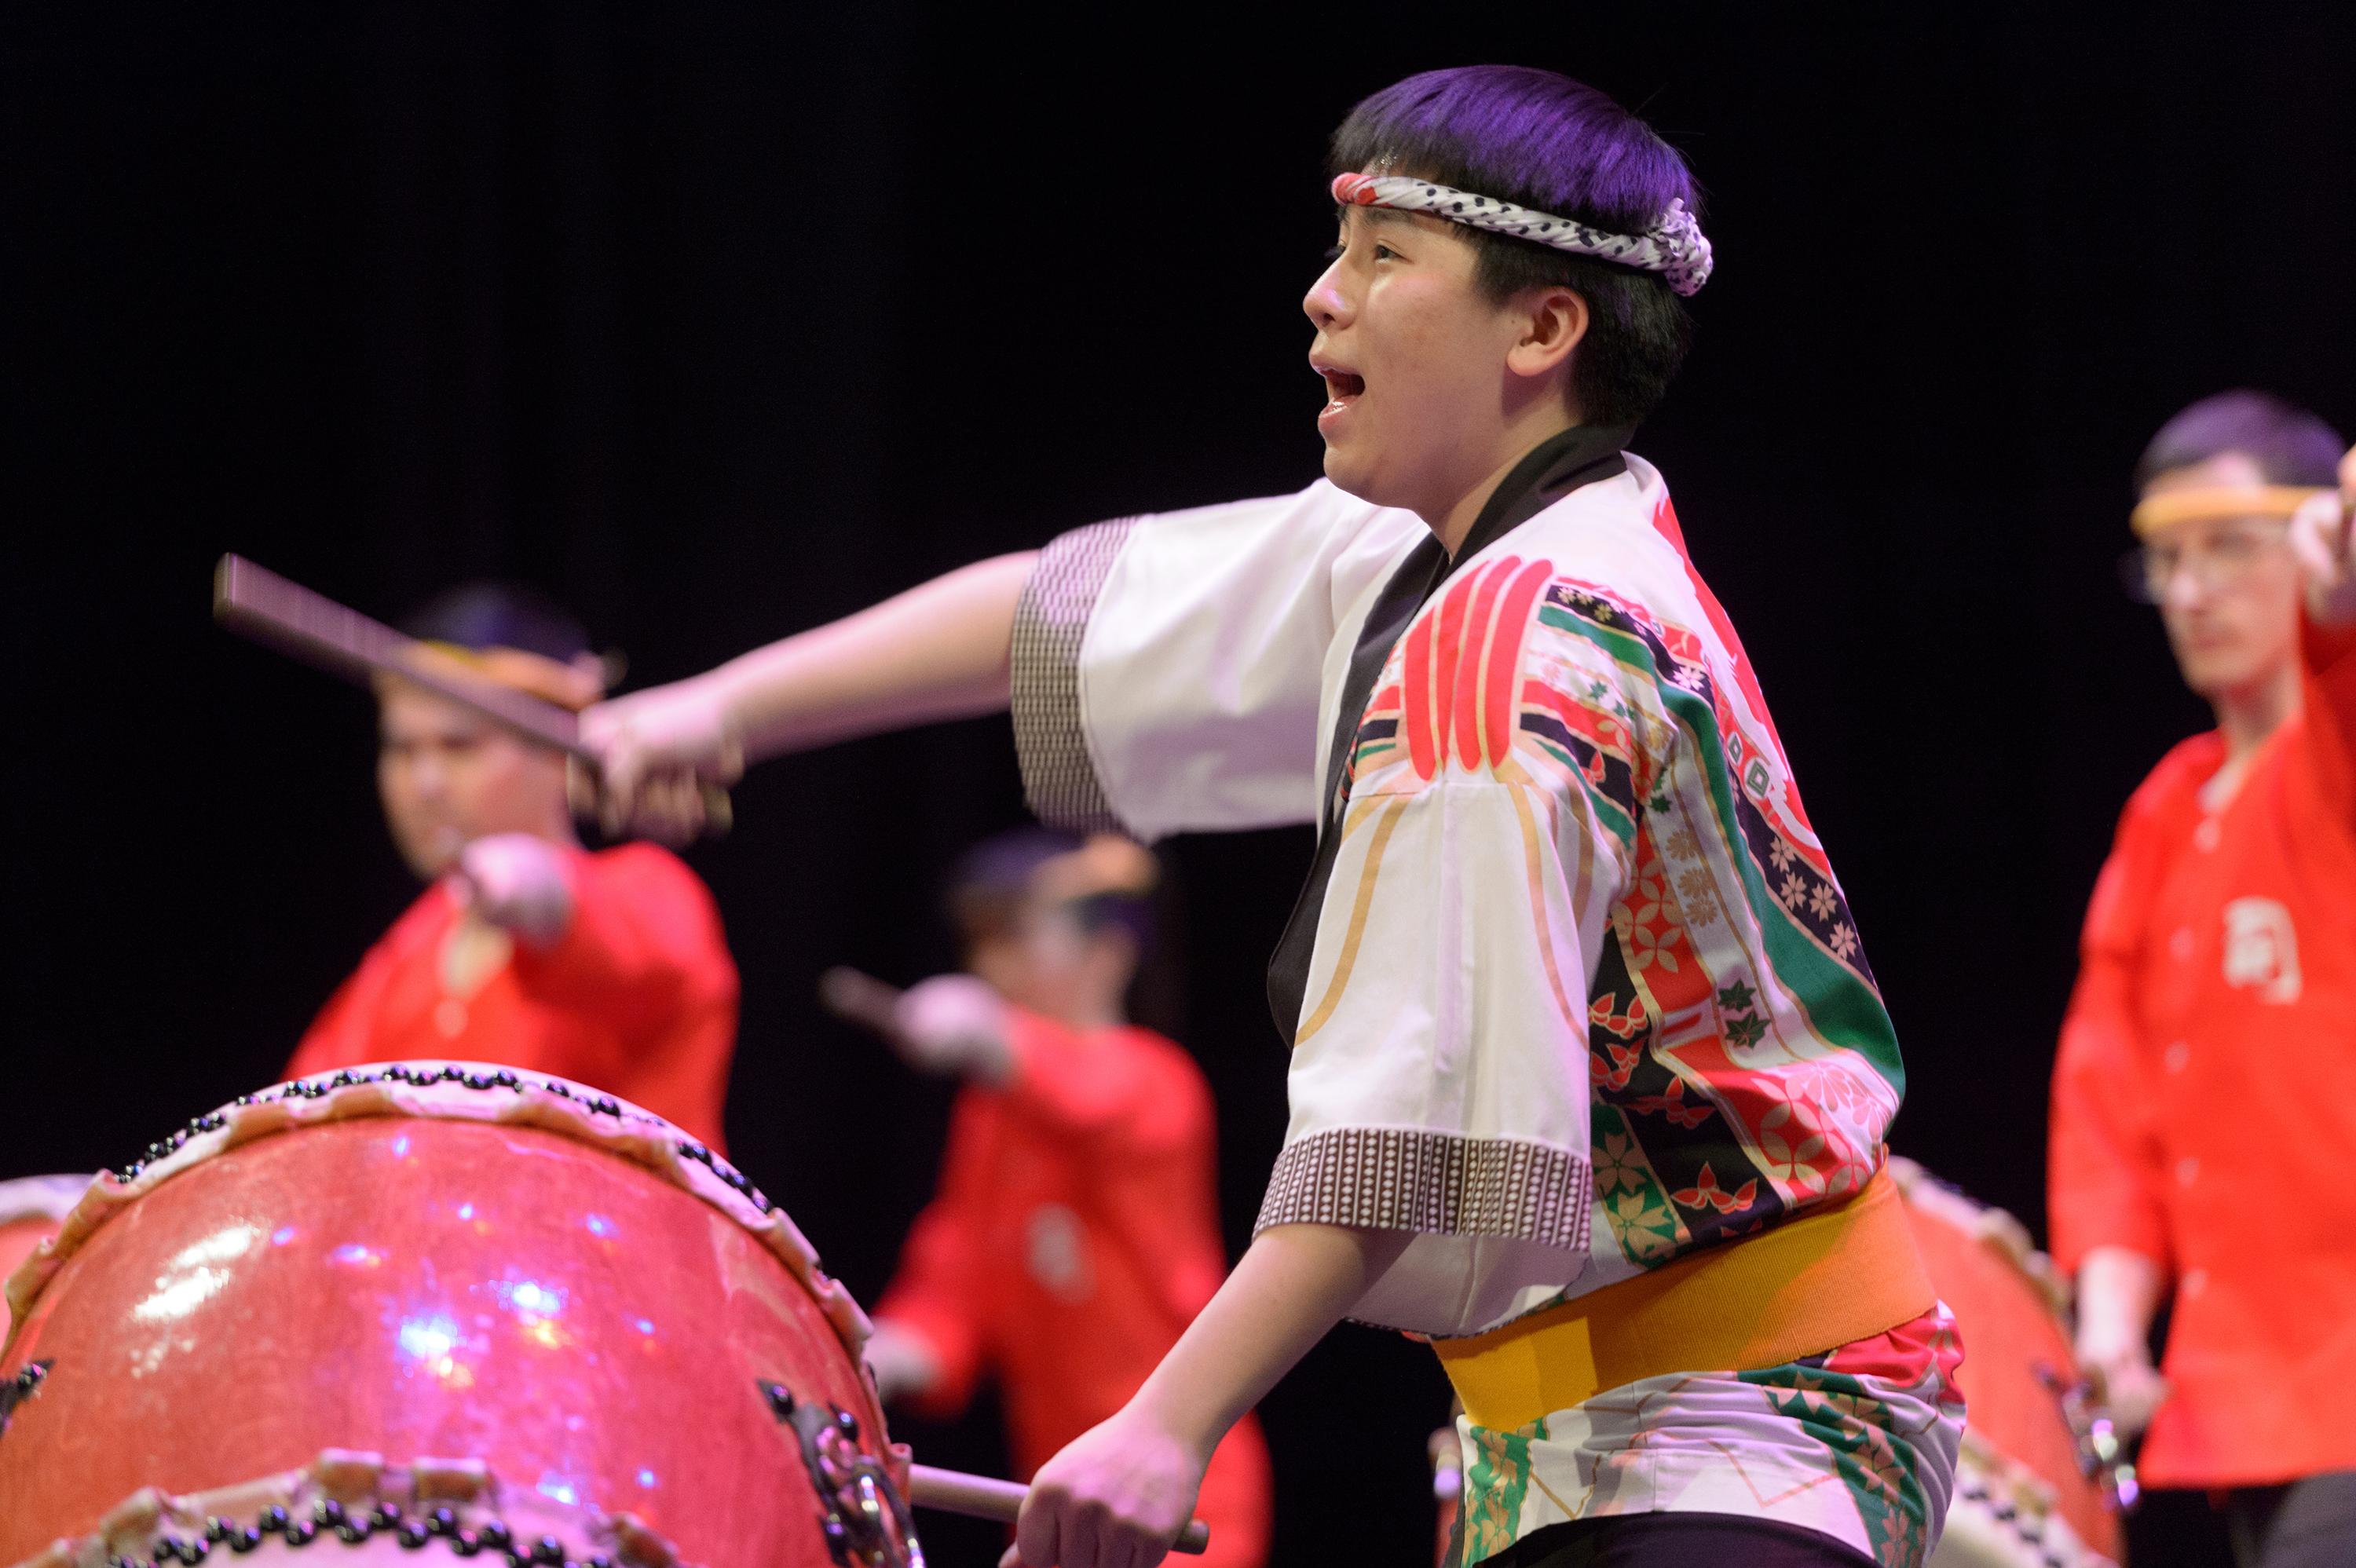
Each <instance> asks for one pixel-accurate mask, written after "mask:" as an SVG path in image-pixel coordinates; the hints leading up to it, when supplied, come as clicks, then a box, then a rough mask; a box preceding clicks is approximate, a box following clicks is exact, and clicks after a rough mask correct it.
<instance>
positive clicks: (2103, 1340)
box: [2078, 1247, 2167, 1358]
mask: <svg viewBox="0 0 2356 1568" xmlns="http://www.w3.org/2000/svg"><path fill="white" fill-rule="evenodd" d="M2166 1283H2167V1276H2166V1274H2165V1272H2164V1271H2163V1270H2162V1269H2161V1267H2160V1265H2159V1264H2158V1263H2157V1262H2156V1261H2154V1260H2153V1259H2151V1258H2147V1257H2146V1256H2144V1255H2143V1254H2142V1253H2138V1252H2133V1251H2130V1250H2129V1249H2127V1248H2126V1247H2096V1248H2095V1249H2094V1251H2092V1252H2090V1253H2087V1254H2086V1256H2085V1260H2084V1261H2083V1263H2081V1264H2079V1265H2078V1353H2079V1354H2080V1355H2081V1356H2082V1357H2094V1358H2101V1357H2106V1356H2112V1355H2116V1354H2118V1353H2120V1352H2121V1351H2124V1350H2132V1351H2135V1352H2136V1353H2141V1352H2142V1351H2143V1349H2144V1345H2145V1341H2146V1340H2147V1338H2148V1337H2149V1336H2150V1333H2151V1319H2152V1315H2153V1314H2154V1313H2156V1312H2157V1311H2158V1309H2159V1296H2160V1291H2161V1289H2162V1288H2163V1287H2164V1286H2165V1285H2166Z"/></svg>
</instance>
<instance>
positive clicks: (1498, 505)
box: [1268, 424, 1635, 1045]
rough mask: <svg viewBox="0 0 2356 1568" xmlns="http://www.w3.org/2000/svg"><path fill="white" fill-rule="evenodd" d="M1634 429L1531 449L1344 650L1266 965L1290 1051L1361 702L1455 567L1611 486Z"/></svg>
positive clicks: (1410, 561) (1556, 439) (1585, 433)
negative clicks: (1320, 789)
mask: <svg viewBox="0 0 2356 1568" xmlns="http://www.w3.org/2000/svg"><path fill="white" fill-rule="evenodd" d="M1634 428H1635V427H1634V426H1633V425H1624V424H1623V425H1573V426H1571V427H1570V428H1569V430H1567V431H1564V432H1562V433H1561V434H1559V435H1557V436H1553V437H1550V438H1548V439H1547V440H1546V441H1544V442H1542V443H1539V444H1538V445H1537V446H1535V447H1533V448H1532V449H1531V450H1530V453H1529V455H1528V456H1526V457H1525V458H1523V459H1522V460H1521V461H1520V462H1519V463H1516V464H1514V466H1513V468H1512V469H1511V470H1510V471H1509V472H1508V473H1507V474H1506V475H1505V478H1504V479H1503V480H1501V481H1499V483H1498V485H1497V488H1496V490H1495V491H1494V493H1492V494H1491V496H1489V499H1488V501H1487V502H1486V503H1485V504H1484V505H1483V507H1481V515H1480V516H1479V517H1475V518H1473V519H1472V528H1471V529H1470V530H1469V531H1467V532H1466V534H1465V536H1464V542H1463V543H1462V544H1461V545H1459V546H1458V547H1457V550H1456V553H1455V555H1454V556H1453V557H1451V556H1450V555H1449V553H1448V551H1447V550H1446V549H1444V548H1443V547H1442V546H1441V545H1440V540H1439V539H1437V538H1430V539H1424V540H1423V541H1422V542H1421V543H1419V544H1418V545H1417V546H1416V547H1415V549H1412V550H1410V551H1409V552H1408V557H1407V559H1406V560H1404V561H1402V562H1400V563H1399V568H1398V571H1395V572H1393V573H1392V574H1391V579H1390V581H1388V582H1387V583H1385V584H1384V585H1383V591H1382V593H1381V594H1380V595H1379V596H1378V597H1377V598H1376V600H1375V605H1374V608H1373V609H1372V610H1371V611H1369V612H1368V613H1367V615H1366V624H1365V629H1364V630H1363V631H1361V632H1360V633H1359V634H1358V642H1357V645H1356V646H1355V648H1353V649H1352V650H1351V652H1350V673H1349V676H1348V677H1347V678H1346V679H1345V680H1344V682H1343V685H1342V698H1341V701H1340V703H1339V704H1338V706H1337V708H1336V709H1335V712H1334V716H1333V740H1332V742H1331V744H1330V746H1329V748H1328V750H1327V752H1326V764H1325V780H1326V789H1325V799H1324V808H1323V825H1322V829H1321V831H1320V832H1319V834H1318V836H1317V858H1316V859H1314V860H1312V862H1311V863H1310V867H1309V878H1308V880H1307V881H1306V882H1304V883H1303V884H1302V885H1301V897H1300V898H1299V899H1298V900H1297V901H1295V902H1294V903H1293V906H1292V918H1291V919H1290V920H1289V921H1287V922H1286V923H1285V927H1284V935H1283V936H1282V937H1281V938H1280V939H1279V940H1278V942H1277V944H1276V953H1275V955H1273V956H1272V957H1270V958H1269V962H1268V1003H1269V1009H1270V1010H1271V1011H1272V1012H1274V1013H1275V1015H1276V1027H1277V1031H1278V1032H1279V1033H1280V1034H1281V1035H1283V1036H1284V1040H1285V1043H1286V1044H1287V1045H1290V1044H1291V1043H1292V1037H1293V1033H1294V1031H1295V1030H1296V1029H1298V1028H1299V1027H1300V1022H1301V1000H1302V998H1303V997H1306V996H1307V994H1308V990H1309V960H1310V957H1311V955H1312V953H1313V952H1314V951H1315V949H1316V945H1317V917H1318V914H1319V912H1320V911H1322V910H1323V908H1324V906H1325V887H1326V884H1327V883H1328V882H1330V881H1331V880H1333V860H1334V857H1335V856H1336V855H1337V854H1339V853H1340V850H1341V845H1342V834H1341V822H1342V808H1343V807H1344V805H1348V804H1349V798H1350V796H1349V784H1350V774H1349V767H1348V763H1349V758H1350V749H1351V743H1352V742H1353V741H1355V740H1356V739H1357V735H1358V724H1359V721H1360V720H1362V719H1364V718H1365V712H1366V704H1367V703H1369V702H1371V701H1372V700H1374V695H1375V682H1376V680H1377V679H1378V678H1380V677H1381V675H1382V673H1383V666H1384V665H1385V664H1386V663H1387V662H1388V661H1389V659H1390V655H1391V648H1392V646H1393V645H1395V644H1397V643H1398V640H1399V638H1400V636H1401V635H1404V634H1405V633H1406V631H1407V628H1408V624H1409V623H1410V622H1412V621H1413V620H1414V619H1415V615H1416V612H1417V611H1419V610H1420V609H1422V608H1423V606H1424V605H1425V604H1426V603H1429V602H1430V598H1431V596H1432V595H1433V594H1434V593H1437V592H1440V585H1441V584H1443V583H1445V582H1446V581H1448V580H1449V579H1450V578H1451V577H1452V576H1454V575H1455V573H1456V569H1457V568H1458V567H1460V566H1462V565H1463V564H1464V563H1465V562H1466V561H1469V560H1472V558H1473V557H1474V556H1477V555H1479V554H1480V553H1481V552H1482V551H1483V550H1484V549H1488V548H1489V547H1490V546H1491V545H1493V544H1494V543H1496V542H1497V541H1498V540H1499V539H1504V538H1505V536H1506V535H1507V534H1509V533H1511V532H1513V531H1514V530H1515V528H1520V527H1521V526H1522V525H1523V524H1524V523H1526V522H1528V521H1529V520H1530V519H1531V518H1532V517H1537V515H1538V514H1539V513H1540V512H1542V511H1544V510H1546V509H1547V507H1551V506H1553V505H1554V504H1555V503H1556V502H1557V501H1559V500H1561V499H1562V498H1563V497H1564V496H1568V495H1569V494H1570V493H1571V492H1572V491H1573V490H1577V489H1579V488H1580V487H1581V486H1582V485H1592V484H1595V483H1597V482H1598V481H1599V480H1604V479H1612V478H1616V477H1618V476H1619V475H1622V474H1624V473H1626V472H1627V471H1628V464H1627V463H1626V462H1625V461H1624V460H1623V459H1622V456H1621V448H1622V446H1623V445H1624V444H1625V443H1626V442H1627V440H1628V437H1629V435H1630V434H1631V433H1632V432H1633V430H1634Z"/></svg>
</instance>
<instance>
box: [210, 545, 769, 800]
mask: <svg viewBox="0 0 2356 1568" xmlns="http://www.w3.org/2000/svg"><path fill="white" fill-rule="evenodd" d="M213 619H215V620H216V621H219V622H220V624H222V625H224V626H226V627H228V628H229V629H230V631H232V632H235V633H237V634H238V635H240V636H241V637H244V638H246V639H248V640H249V641H252V642H256V643H260V644H262V645H264V646H266V647H273V648H276V649H277V650H278V651H279V652H280V653H283V654H287V655H290V656H293V657H295V658H298V659H300V660H302V661H303V662H304V663H305V664H307V665H310V666H312V667H315V668H318V669H323V670H326V671H327V672H328V673H329V674H331V675H339V676H342V677H344V678H346V679H347V680H352V681H357V682H359V684H361V685H367V684H368V683H369V681H370V680H371V679H373V678H374V677H377V676H379V675H389V676H393V677H398V678H400V679H402V680H405V681H408V682H410V683H412V685H415V686H420V687H423V688H425V689H426V690H427V691H430V692H432V693H433V694H434V696H436V697H439V698H443V699H446V700H448V701H451V702H455V703H456V704H457V705H458V706H459V707H461V708H464V709H467V710H469V711H470V712H474V713H478V714H480V715H481V716H482V717H484V718H486V719H488V720H491V721H493V722H494V723H497V724H498V725H501V726H502V727H504V728H506V729H509V730H511V731H514V732H515V733H517V734H519V735H521V736H522V737H523V738H524V739H525V740H527V741H535V742H537V743H538V744H540V745H542V746H547V747H549V748H551V749H552V750H554V751H558V752H563V753H564V754H565V755H566V756H567V757H569V758H571V759H572V760H573V763H574V764H575V765H577V766H579V767H581V768H583V769H584V770H586V771H587V772H588V773H589V774H590V776H592V777H594V776H595V773H596V771H597V754H596V753H595V752H592V751H591V750H589V748H588V747H586V746H584V745H583V744H582V743H581V720H580V716H579V715H578V714H576V713H574V712H573V711H572V709H567V708H561V707H559V706H558V705H557V704H555V703H553V702H550V701H548V700H547V699H544V698H540V697H535V696H533V695H532V694H531V693H530V692H528V691H519V690H517V689H516V688H514V687H511V686H506V685H502V684H501V683H500V682H498V681H495V680H489V679H486V678H485V677H481V676H478V675H476V674H474V673H472V672H471V671H469V670H468V669H467V668H466V667H465V666H464V665H463V664H461V663H460V662H459V661H458V660H456V659H455V658H452V657H449V656H446V655H442V654H440V653H438V652H437V650H436V649H434V647H433V646H431V645H428V644H425V643H422V642H420V641H419V640H418V639H417V638H415V637H412V636H409V635H405V634H403V633H401V632H396V631H394V630H393V629H392V628H391V626H388V625H386V624H383V623H382V622H380V621H372V620H370V619H369V617H367V616H366V615H363V614H361V613H359V611H357V610H354V609H351V608H349V607H348V606H346V605H343V604H338V603H336V601H334V600H332V599H330V598H328V597H327V595H325V594H323V593H315V592H312V591H311V590H310V589H308V588H305V587H304V586H303V585H302V584H301V583H299V582H295V581H291V580H289V579H287V578H284V577H281V576H279V575H278V573H276V572H274V571H271V570H270V569H269V568H267V567H262V566H256V565H255V564H254V563H253V562H252V561H250V560H246V559H245V558H244V557H243V556H241V555H235V554H230V555H224V556H222V557H221V558H220V562H219V564H217V565H216V566H215V567H214V568H213ZM701 787H702V791H703V808H704V816H705V818H706V820H707V821H708V823H709V824H710V827H709V831H711V832H712V833H714V834H721V833H725V832H727V830H728V827H729V824H730V821H731V811H732V808H731V805H730V802H729V799H728V792H727V791H726V790H724V789H722V788H721V787H720V786H719V785H717V784H710V783H706V784H703V785H702V786H701Z"/></svg>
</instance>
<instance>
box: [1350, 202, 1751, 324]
mask: <svg viewBox="0 0 2356 1568" xmlns="http://www.w3.org/2000/svg"><path fill="white" fill-rule="evenodd" d="M1333 199H1334V200H1335V201H1338V202H1340V203H1341V204H1342V205H1343V206H1344V207H1388V208H1397V209H1398V210H1399V211H1401V212H1428V213H1430V215H1431V216H1432V217H1434V218H1444V219H1447V220H1448V221H1449V222H1451V223H1466V224H1470V225H1472V227H1473V228H1475V229H1488V230H1489V231H1490V232H1491V233H1493V234H1510V235H1512V236H1513V237H1514V238H1515V239H1516V240H1533V241H1535V242H1536V243H1537V244H1540V245H1548V246H1552V247H1553V248H1554V249H1555V250H1558V251H1569V252H1570V253H1571V254H1573V255H1576V256H1592V257H1594V258H1595V259H1596V260H1597V261H1612V262H1616V263H1618V264H1619V265H1621V266H1622V267H1634V268H1636V269H1637V270H1638V271H1640V272H1658V273H1660V274H1661V276H1662V277H1663V278H1665V279H1666V280H1667V281H1668V285H1669V287H1670V288H1671V289H1672V290H1674V291H1676V293H1679V294H1681V295H1684V294H1692V293H1696V292H1697V291H1698V290H1699V289H1700V287H1701V286H1702V284H1704V283H1708V281H1709V269H1710V257H1709V241H1708V240H1706V239H1704V238H1702V232H1701V225H1700V224H1698V223H1697V222H1695V221H1694V215H1693V214H1692V213H1690V212H1687V210H1686V204H1685V202H1684V200H1683V199H1682V198H1680V199H1678V200H1675V201H1672V202H1670V203H1669V208H1668V210H1667V211H1666V212H1664V213H1662V214H1661V216H1660V217H1659V218H1658V219H1655V221H1654V224H1653V227H1652V228H1650V229H1646V230H1645V231H1644V233H1642V234H1613V233H1611V232H1608V231H1607V230H1605V229H1592V228H1590V227H1589V226H1588V225H1586V224H1584V223H1574V222H1572V221H1571V220H1570V219H1568V218H1557V217H1555V216H1554V215H1553V214H1552V213H1547V212H1539V211H1537V210H1536V209H1534V208H1527V207H1515V205H1514V204H1513V203H1512V202H1510V201H1500V200H1499V199H1497V198H1496V197H1494V196H1474V195H1473V194H1472V192H1471V191H1464V190H1458V189H1456V188H1455V187H1452V186H1444V185H1434V184H1432V182H1431V181H1430V180H1419V179H1412V178H1409V177H1408V176H1405V175H1336V176H1333Z"/></svg>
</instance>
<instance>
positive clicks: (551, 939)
mask: <svg viewBox="0 0 2356 1568" xmlns="http://www.w3.org/2000/svg"><path fill="white" fill-rule="evenodd" d="M450 882H451V887H452V890H453V891H455V893H456V894H457V896H458V901H459V903H460V904H462V905H463V906H465V908H466V912H467V913H468V914H470V915H472V916H474V917H475V918H476V919H477V920H479V921H481V922H483V923H485V924H487V925H496V926H498V927H500V928H501V929H503V930H506V931H509V932H512V933H515V934H516V935H517V936H519V937H521V938H522V939H523V940H524V941H526V942H529V943H530V944H532V945H533V946H535V947H549V946H552V945H554V944H555V943H556V942H557V940H558V939H559V938H561V937H562V936H563V934H564V933H565V930H566V928H567V927H569V926H570V925H572V923H573V877H572V872H571V870H570V869H569V868H568V867H567V865H566V863H565V858H564V851H563V850H562V849H561V848H558V847H557V846H555V845H553V844H551V843H550V842H549V841H548V840H547V839H545V838H539V837H533V836H532V835H531V834H529V833H494V834H491V835H489V836H487V837H482V838H477V839H476V840H475V841H474V842H473V843H471V844H468V845H467V846H466V848H464V849H462V850H460V851H459V852H458V864H457V866H456V868H455V869H453V870H452V871H451V873H450Z"/></svg>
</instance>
